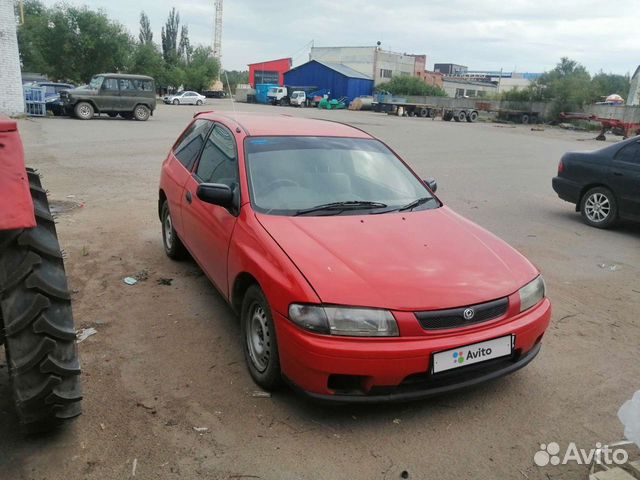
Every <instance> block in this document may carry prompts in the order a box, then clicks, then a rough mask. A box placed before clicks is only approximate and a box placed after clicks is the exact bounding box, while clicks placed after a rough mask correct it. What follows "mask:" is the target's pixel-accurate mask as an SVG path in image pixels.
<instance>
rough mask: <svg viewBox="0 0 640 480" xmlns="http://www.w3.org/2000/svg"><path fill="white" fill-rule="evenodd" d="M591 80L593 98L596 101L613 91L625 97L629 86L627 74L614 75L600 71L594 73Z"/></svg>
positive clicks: (601, 99)
mask: <svg viewBox="0 0 640 480" xmlns="http://www.w3.org/2000/svg"><path fill="white" fill-rule="evenodd" d="M591 82H592V83H593V94H594V98H593V100H594V101H598V102H600V101H603V100H604V99H605V98H606V97H607V96H609V95H611V94H614V93H617V94H618V95H620V96H621V97H623V98H626V97H627V95H628V94H629V88H630V87H631V83H630V79H629V75H616V74H613V73H604V72H602V71H600V72H599V73H597V74H596V75H594V77H593V79H592V80H591Z"/></svg>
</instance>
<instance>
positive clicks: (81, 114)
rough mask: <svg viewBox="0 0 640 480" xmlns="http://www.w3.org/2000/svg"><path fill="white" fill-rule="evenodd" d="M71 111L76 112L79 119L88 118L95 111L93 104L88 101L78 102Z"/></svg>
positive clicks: (91, 116) (90, 117)
mask: <svg viewBox="0 0 640 480" xmlns="http://www.w3.org/2000/svg"><path fill="white" fill-rule="evenodd" d="M73 113H75V114H76V117H78V118H79V119H80V120H90V119H92V118H93V114H94V113H95V111H94V109H93V105H91V104H90V103H89V102H79V103H78V104H77V105H76V106H75V107H74V109H73Z"/></svg>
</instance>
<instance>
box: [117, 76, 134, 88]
mask: <svg viewBox="0 0 640 480" xmlns="http://www.w3.org/2000/svg"><path fill="white" fill-rule="evenodd" d="M118 83H119V84H120V90H121V91H126V90H135V89H136V87H135V86H134V85H133V82H132V81H131V80H129V79H128V78H121V79H119V80H118Z"/></svg>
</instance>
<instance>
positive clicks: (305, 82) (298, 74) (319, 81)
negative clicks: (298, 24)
mask: <svg viewBox="0 0 640 480" xmlns="http://www.w3.org/2000/svg"><path fill="white" fill-rule="evenodd" d="M284 84H285V85H289V86H298V87H302V86H305V87H306V86H309V87H311V86H313V87H318V89H328V90H329V91H331V95H330V96H329V98H341V97H347V99H348V101H351V100H353V99H354V98H356V97H359V96H361V95H371V94H372V93H373V79H372V78H371V77H369V76H367V75H364V74H362V73H360V72H357V71H356V70H354V69H353V68H350V67H347V66H346V65H342V64H340V63H329V62H321V61H318V60H311V61H309V62H307V63H304V64H302V65H300V66H298V67H296V68H292V69H291V70H289V71H288V72H285V74H284Z"/></svg>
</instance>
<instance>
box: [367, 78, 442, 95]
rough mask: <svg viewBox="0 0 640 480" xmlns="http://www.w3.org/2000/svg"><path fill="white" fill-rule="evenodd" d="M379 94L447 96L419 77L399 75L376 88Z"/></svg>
mask: <svg viewBox="0 0 640 480" xmlns="http://www.w3.org/2000/svg"><path fill="white" fill-rule="evenodd" d="M376 91H378V92H389V93H392V94H394V95H420V96H429V97H431V96H433V97H446V96H447V94H446V93H445V91H444V90H442V89H441V88H439V87H435V86H432V85H427V84H426V83H424V81H422V80H421V79H420V78H418V77H412V76H409V75H399V76H397V77H393V78H392V79H391V80H389V81H388V82H385V83H381V84H380V85H378V86H377V87H376Z"/></svg>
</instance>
